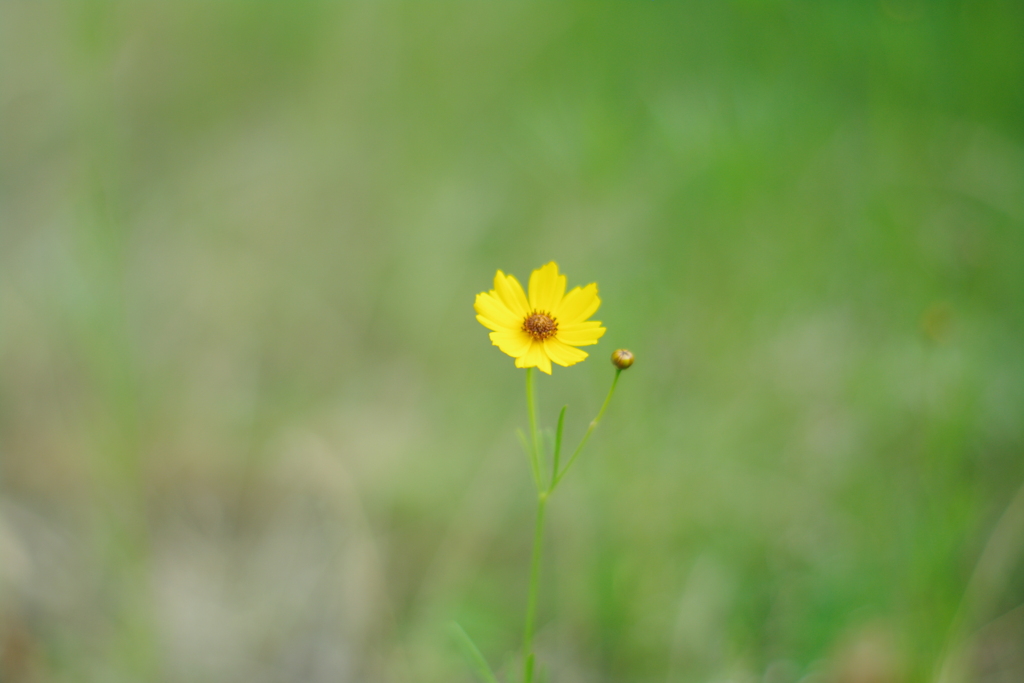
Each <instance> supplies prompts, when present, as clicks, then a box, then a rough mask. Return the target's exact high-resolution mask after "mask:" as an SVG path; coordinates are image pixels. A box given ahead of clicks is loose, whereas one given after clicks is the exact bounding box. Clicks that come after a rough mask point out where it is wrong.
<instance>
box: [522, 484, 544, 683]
mask: <svg viewBox="0 0 1024 683" xmlns="http://www.w3.org/2000/svg"><path fill="white" fill-rule="evenodd" d="M547 502H548V494H547V493H546V492H542V493H541V494H540V495H538V496H537V523H536V525H535V526H534V528H533V559H531V560H530V588H529V593H528V594H527V598H526V626H525V628H524V629H523V683H531V681H533V621H534V617H535V616H536V614H537V589H538V586H539V585H540V559H541V555H542V553H543V551H544V508H545V506H546V505H547Z"/></svg>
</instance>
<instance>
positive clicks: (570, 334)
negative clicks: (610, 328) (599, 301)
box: [555, 320, 607, 346]
mask: <svg viewBox="0 0 1024 683" xmlns="http://www.w3.org/2000/svg"><path fill="white" fill-rule="evenodd" d="M606 331H607V330H606V329H605V328H603V327H601V323H599V322H598V321H596V320H592V321H588V322H585V323H576V324H575V325H566V326H565V327H562V326H559V328H558V334H556V335H555V339H557V340H558V341H561V342H565V343H566V344H571V345H573V346H590V345H591V344H596V343H597V340H598V339H600V338H601V336H602V335H604V333H605V332H606Z"/></svg>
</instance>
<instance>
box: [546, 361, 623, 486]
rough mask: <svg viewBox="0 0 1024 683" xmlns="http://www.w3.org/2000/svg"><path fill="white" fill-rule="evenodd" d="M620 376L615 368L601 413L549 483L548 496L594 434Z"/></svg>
mask: <svg viewBox="0 0 1024 683" xmlns="http://www.w3.org/2000/svg"><path fill="white" fill-rule="evenodd" d="M621 374H622V369H621V368H617V369H616V370H615V379H613V380H612V388H611V389H609V390H608V396H607V398H605V399H604V405H602V406H601V411H600V412H599V413H598V414H597V417H595V418H594V421H593V422H591V423H590V426H589V427H587V433H586V434H584V435H583V440H582V441H580V445H579V446H577V447H576V450H575V451H573V454H572V457H571V458H569V462H568V463H567V464H566V465H565V469H564V470H562V472H561V474H556V475H555V478H554V479H553V480H552V481H551V487H550V488H549V489H548V495H551V494H552V493H554V491H555V487H557V486H558V482H560V481H562V477H564V476H565V473H566V472H568V471H569V468H570V467H572V464H573V463H574V462H576V458H577V456H579V454H580V451H582V450H583V446H584V445H585V444H586V443H587V439H589V438H590V435H591V434H593V433H594V430H595V429H597V425H598V423H599V422H600V421H601V418H602V417H603V416H604V411H606V410H608V404H609V403H611V401H612V396H613V395H614V394H615V385H617V384H618V383H619V375H621Z"/></svg>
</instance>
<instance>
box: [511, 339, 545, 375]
mask: <svg viewBox="0 0 1024 683" xmlns="http://www.w3.org/2000/svg"><path fill="white" fill-rule="evenodd" d="M531 341H533V340H531ZM516 367H517V368H537V369H539V370H540V371H541V372H545V373H547V374H549V375H550V374H551V359H550V358H548V355H547V353H545V352H544V342H540V341H533V343H532V344H531V346H530V350H529V351H527V352H526V355H525V356H521V357H519V358H516Z"/></svg>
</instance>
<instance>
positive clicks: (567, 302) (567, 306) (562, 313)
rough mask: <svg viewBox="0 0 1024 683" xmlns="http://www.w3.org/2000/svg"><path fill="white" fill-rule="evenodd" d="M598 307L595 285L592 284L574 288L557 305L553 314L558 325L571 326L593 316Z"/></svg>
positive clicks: (598, 300)
mask: <svg viewBox="0 0 1024 683" xmlns="http://www.w3.org/2000/svg"><path fill="white" fill-rule="evenodd" d="M600 305H601V299H600V298H599V297H598V296H597V284H596V283H593V282H592V283H590V284H589V285H587V286H586V287H574V288H573V289H572V291H570V292H569V293H568V294H566V295H565V297H564V298H563V299H562V301H561V302H560V303H559V304H558V309H557V310H556V311H555V312H554V314H555V318H557V319H558V322H559V323H560V324H571V323H576V322H581V321H583V320H586V319H587V318H589V317H590V316H592V315H594V313H595V312H597V309H598V307H599V306H600Z"/></svg>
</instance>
